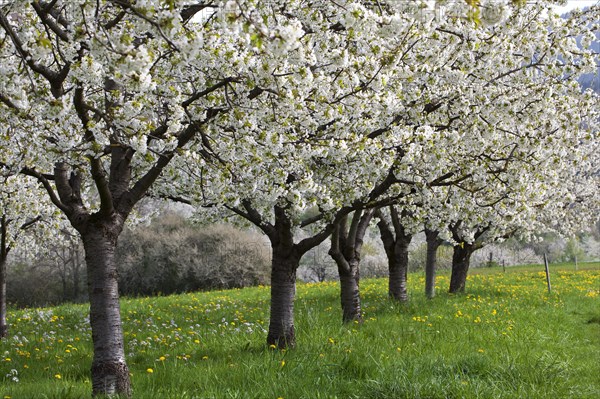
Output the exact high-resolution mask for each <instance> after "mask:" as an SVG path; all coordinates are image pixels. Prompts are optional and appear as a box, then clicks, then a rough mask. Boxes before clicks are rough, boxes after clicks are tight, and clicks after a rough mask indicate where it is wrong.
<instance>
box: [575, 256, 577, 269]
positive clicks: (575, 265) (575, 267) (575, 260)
mask: <svg viewBox="0 0 600 399" xmlns="http://www.w3.org/2000/svg"><path fill="white" fill-rule="evenodd" d="M575 271H577V255H575Z"/></svg>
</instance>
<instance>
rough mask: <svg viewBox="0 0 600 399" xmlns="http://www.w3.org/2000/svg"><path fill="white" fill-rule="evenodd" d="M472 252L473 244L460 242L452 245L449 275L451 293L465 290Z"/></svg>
mask: <svg viewBox="0 0 600 399" xmlns="http://www.w3.org/2000/svg"><path fill="white" fill-rule="evenodd" d="M473 252H474V247H473V244H467V243H461V244H460V245H455V246H454V251H453V253H452V275H451V276H450V292H451V293H458V292H464V291H465V285H466V282H467V273H468V272H469V264H470V262H471V255H472V254H473Z"/></svg>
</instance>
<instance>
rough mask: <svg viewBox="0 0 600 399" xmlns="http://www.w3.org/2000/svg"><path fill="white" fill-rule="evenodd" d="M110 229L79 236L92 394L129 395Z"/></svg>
mask: <svg viewBox="0 0 600 399" xmlns="http://www.w3.org/2000/svg"><path fill="white" fill-rule="evenodd" d="M111 230H112V229H111V228H110V227H106V226H103V225H101V224H97V225H96V224H90V225H89V226H88V228H87V229H86V233H85V234H82V238H83V245H84V250H85V259H86V265H87V272H88V293H89V300H90V324H91V327H92V341H93V345H94V358H93V361H92V392H93V395H115V394H120V395H124V396H129V395H130V394H131V383H130V379H129V369H128V368H127V364H126V362H125V350H124V344H123V330H122V327H121V314H120V308H119V289H118V285H117V265H116V262H115V249H116V245H117V237H118V234H119V231H117V232H114V231H111Z"/></svg>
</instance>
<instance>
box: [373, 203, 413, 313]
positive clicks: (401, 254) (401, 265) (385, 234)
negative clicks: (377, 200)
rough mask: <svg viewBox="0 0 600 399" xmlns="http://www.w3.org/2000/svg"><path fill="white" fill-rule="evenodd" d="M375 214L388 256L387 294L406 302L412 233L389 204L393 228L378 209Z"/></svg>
mask: <svg viewBox="0 0 600 399" xmlns="http://www.w3.org/2000/svg"><path fill="white" fill-rule="evenodd" d="M376 214H377V217H378V218H379V222H378V223H377V227H378V228H379V233H380V235H381V241H382V242H383V248H384V249H385V254H386V255H387V258H388V267H389V285H388V294H389V296H390V298H392V299H395V300H397V301H401V302H406V301H408V290H407V276H408V246H409V245H410V242H411V241H412V234H410V233H408V232H407V231H406V230H405V229H404V226H403V225H402V222H401V220H400V219H401V218H400V215H399V214H398V211H397V209H396V207H394V206H390V215H391V219H392V223H391V224H392V226H393V230H392V228H391V227H390V225H389V223H388V221H387V220H386V218H385V217H384V215H383V213H382V212H380V211H378V212H377V213H376Z"/></svg>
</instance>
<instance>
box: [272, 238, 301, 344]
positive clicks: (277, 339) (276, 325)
mask: <svg viewBox="0 0 600 399" xmlns="http://www.w3.org/2000/svg"><path fill="white" fill-rule="evenodd" d="M277 252H279V251H277V250H276V249H274V250H273V260H272V265H271V267H272V268H271V319H270V323H269V333H268V335H267V344H268V345H275V346H276V347H278V348H280V349H284V348H293V347H294V346H295V345H296V332H295V329H294V299H295V297H296V270H297V269H298V265H299V264H300V258H299V257H297V256H295V255H293V254H289V253H288V254H287V255H286V254H280V253H277Z"/></svg>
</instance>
